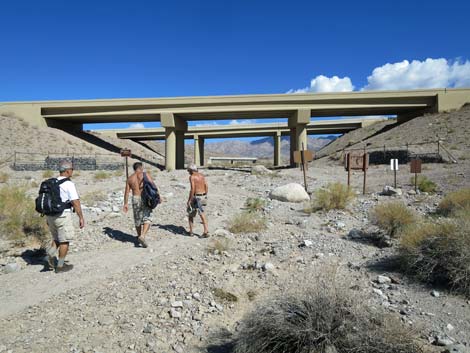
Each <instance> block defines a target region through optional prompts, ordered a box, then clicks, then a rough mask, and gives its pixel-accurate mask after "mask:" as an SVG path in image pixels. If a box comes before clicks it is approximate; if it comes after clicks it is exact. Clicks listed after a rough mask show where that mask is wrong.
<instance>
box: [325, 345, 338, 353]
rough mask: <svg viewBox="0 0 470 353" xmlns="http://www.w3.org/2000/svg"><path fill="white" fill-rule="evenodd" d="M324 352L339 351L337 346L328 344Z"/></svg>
mask: <svg viewBox="0 0 470 353" xmlns="http://www.w3.org/2000/svg"><path fill="white" fill-rule="evenodd" d="M324 352H325V353H338V351H337V350H336V348H335V347H334V346H331V345H328V346H326V347H325V350H324Z"/></svg>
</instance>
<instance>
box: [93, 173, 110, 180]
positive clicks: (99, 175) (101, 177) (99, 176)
mask: <svg viewBox="0 0 470 353" xmlns="http://www.w3.org/2000/svg"><path fill="white" fill-rule="evenodd" d="M110 176H111V175H110V174H108V173H106V172H103V171H99V172H96V173H95V180H105V179H108V178H109V177H110Z"/></svg>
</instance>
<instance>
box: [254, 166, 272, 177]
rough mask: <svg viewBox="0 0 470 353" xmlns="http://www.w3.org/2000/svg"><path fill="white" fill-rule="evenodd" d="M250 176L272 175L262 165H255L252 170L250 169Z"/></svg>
mask: <svg viewBox="0 0 470 353" xmlns="http://www.w3.org/2000/svg"><path fill="white" fill-rule="evenodd" d="M251 174H261V175H265V174H272V171H271V170H269V169H268V168H266V167H265V166H264V165H255V166H254V167H253V168H251Z"/></svg>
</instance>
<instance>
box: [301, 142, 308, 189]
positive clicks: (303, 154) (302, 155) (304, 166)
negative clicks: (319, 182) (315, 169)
mask: <svg viewBox="0 0 470 353" xmlns="http://www.w3.org/2000/svg"><path fill="white" fill-rule="evenodd" d="M300 159H301V162H302V169H303V171H304V188H305V192H307V193H308V190H307V175H306V171H305V169H307V166H306V161H305V152H304V144H303V142H302V151H300Z"/></svg>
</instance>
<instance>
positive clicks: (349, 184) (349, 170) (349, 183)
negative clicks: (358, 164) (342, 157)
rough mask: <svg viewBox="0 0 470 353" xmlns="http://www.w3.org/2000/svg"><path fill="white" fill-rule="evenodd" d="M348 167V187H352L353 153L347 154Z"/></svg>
mask: <svg viewBox="0 0 470 353" xmlns="http://www.w3.org/2000/svg"><path fill="white" fill-rule="evenodd" d="M346 159H347V162H346V163H347V167H348V187H350V186H351V153H348V154H347V157H346Z"/></svg>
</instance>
